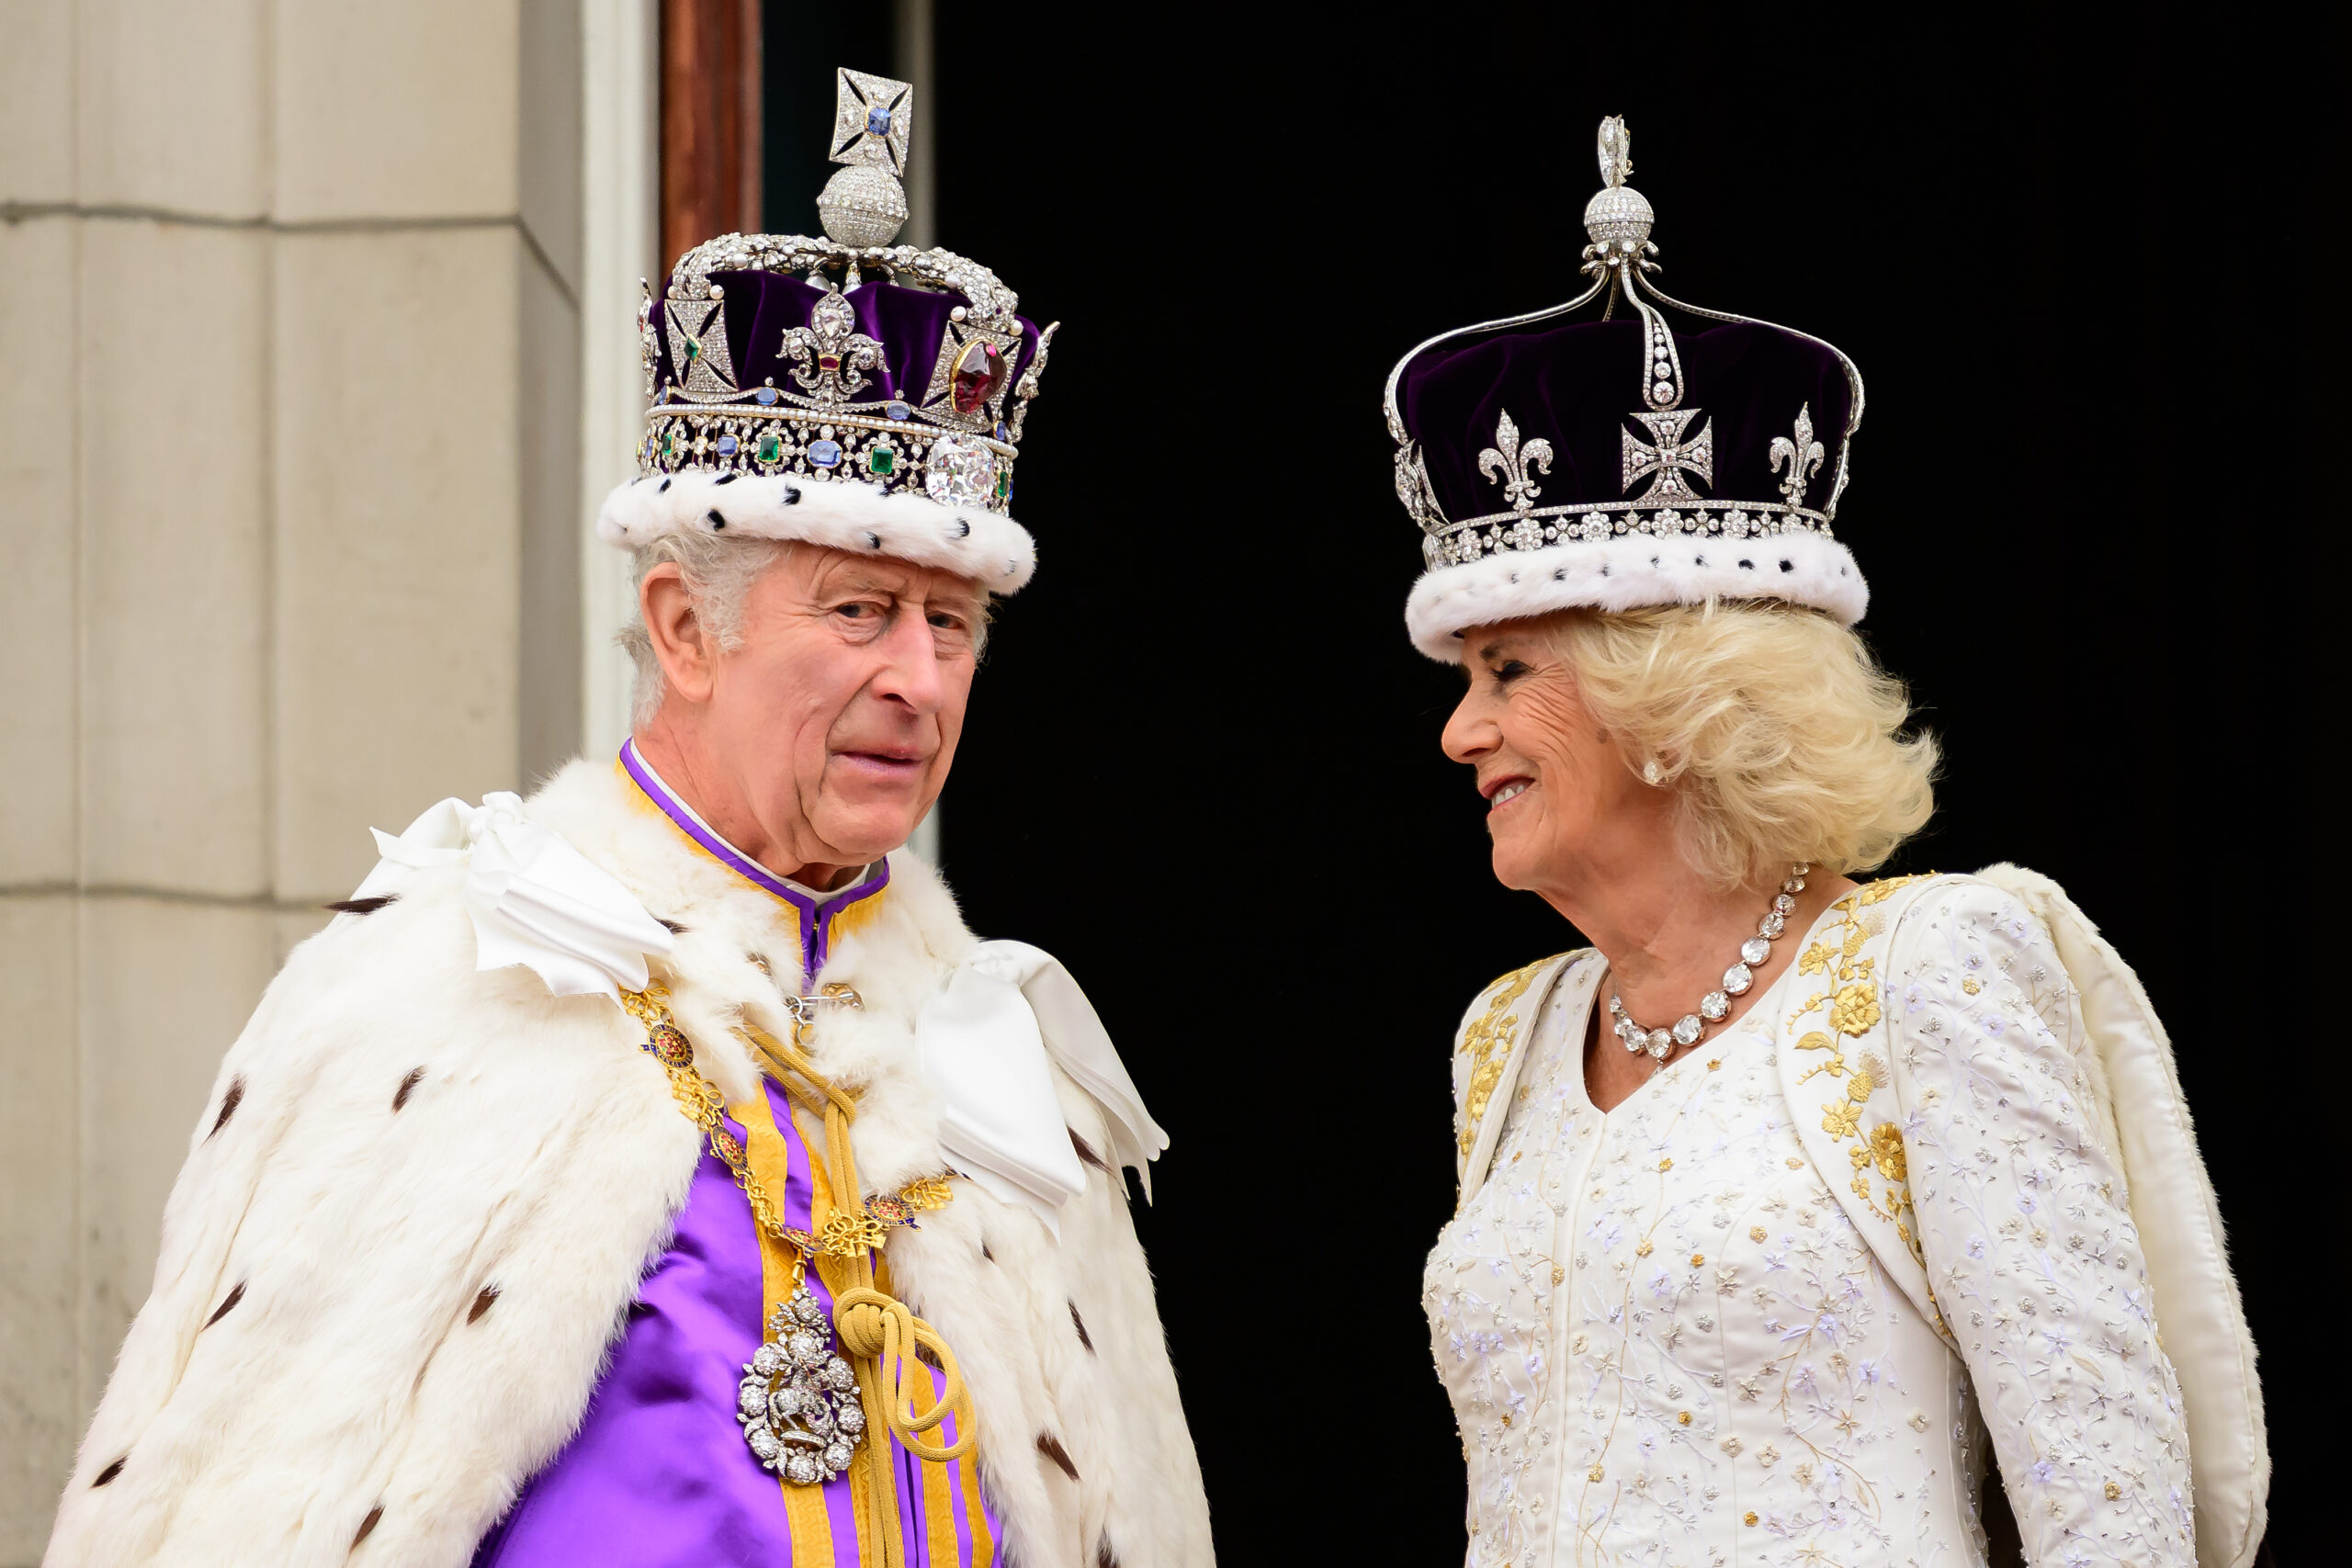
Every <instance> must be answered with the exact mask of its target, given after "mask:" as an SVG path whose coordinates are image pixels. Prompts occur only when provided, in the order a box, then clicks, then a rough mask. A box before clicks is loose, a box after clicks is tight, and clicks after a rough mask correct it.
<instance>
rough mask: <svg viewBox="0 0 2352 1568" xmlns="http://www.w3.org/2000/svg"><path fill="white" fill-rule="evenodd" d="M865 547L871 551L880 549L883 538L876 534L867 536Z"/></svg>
mask: <svg viewBox="0 0 2352 1568" xmlns="http://www.w3.org/2000/svg"><path fill="white" fill-rule="evenodd" d="M865 547H866V548H867V549H869V550H878V549H880V548H881V547H882V536H881V535H879V534H874V533H869V534H867V535H866V536H865Z"/></svg>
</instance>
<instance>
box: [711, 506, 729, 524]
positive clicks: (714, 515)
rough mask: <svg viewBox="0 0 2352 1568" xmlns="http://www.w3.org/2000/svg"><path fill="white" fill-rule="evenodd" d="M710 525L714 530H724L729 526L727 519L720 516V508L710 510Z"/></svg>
mask: <svg viewBox="0 0 2352 1568" xmlns="http://www.w3.org/2000/svg"><path fill="white" fill-rule="evenodd" d="M710 525H711V526H712V527H713V528H724V527H726V526H727V519H726V518H724V517H722V516H720V515H719V514H718V508H717V507H716V506H714V507H712V508H711V509H710Z"/></svg>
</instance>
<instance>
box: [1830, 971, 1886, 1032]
mask: <svg viewBox="0 0 2352 1568" xmlns="http://www.w3.org/2000/svg"><path fill="white" fill-rule="evenodd" d="M1877 1022H1878V987H1875V986H1873V985H1871V983H1870V982H1869V981H1868V980H1858V981H1856V982H1855V983H1854V984H1852V985H1850V986H1848V987H1845V988H1844V989H1843V990H1841V991H1839V992H1838V999H1837V1000H1836V1001H1835V1002H1832V1003H1831V1004H1830V1007H1829V1026H1830V1027H1831V1028H1832V1029H1835V1030H1836V1031H1837V1032H1838V1033H1840V1034H1867V1033H1869V1032H1871V1028H1872V1026H1874V1025H1875V1024H1876V1023H1877Z"/></svg>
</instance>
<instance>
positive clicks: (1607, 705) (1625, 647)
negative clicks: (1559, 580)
mask: <svg viewBox="0 0 2352 1568" xmlns="http://www.w3.org/2000/svg"><path fill="white" fill-rule="evenodd" d="M1550 619H1551V621H1552V623H1553V625H1552V630H1553V636H1554V641H1555V647H1556V648H1557V649H1559V651H1560V654H1561V656H1562V657H1563V658H1564V659H1565V660H1566V661H1567V664H1568V668H1569V670H1570V671H1572V673H1573V674H1574V676H1575V678H1576V681H1577V690H1578V693H1579V694H1580V695H1581V696H1582V698H1583V700H1584V704H1585V705H1586V706H1587V707H1588V708H1589V709H1590V710H1591V713H1592V715H1593V717H1594V718H1595V719H1597V720H1598V721H1599V722H1600V724H1601V726H1602V727H1603V728H1606V729H1607V730H1608V731H1609V734H1610V736H1611V739H1613V740H1614V741H1615V742H1616V743H1617V747H1618V750H1620V752H1621V753H1622V754H1623V756H1624V758H1625V762H1626V765H1627V766H1628V767H1630V768H1632V769H1633V770H1634V773H1636V774H1638V775H1640V776H1642V777H1643V778H1644V779H1645V780H1647V781H1648V782H1650V783H1653V784H1660V785H1663V786H1666V787H1669V788H1671V789H1673V790H1674V791H1675V793H1676V796H1677V804H1678V807H1679V821H1678V823H1677V828H1676V836H1677V839H1678V840H1679V843H1680V846H1681V849H1682V852H1683V853H1684V854H1685V855H1686V856H1687V857H1688V858H1689V859H1690V862H1691V864H1692V865H1693V866H1695V867H1696V868H1697V869H1698V870H1699V871H1701V872H1702V874H1705V875H1706V876H1708V877H1709V878H1710V879H1712V880H1713V881H1715V882H1717V883H1718V884H1720V885H1722V886H1750V885H1753V884H1755V883H1758V882H1763V881H1768V880H1777V879H1779V878H1780V877H1781V875H1783V874H1785V872H1786V869H1787V867H1788V865H1789V863H1791V862H1792V861H1809V862H1811V863H1813V864H1815V865H1816V866H1819V867H1822V868H1823V869H1825V870H1835V871H1843V872H1862V871H1870V870H1872V869H1874V868H1875V867H1877V866H1879V865H1880V864H1882V863H1884V861H1885V860H1886V858H1887V857H1888V856H1889V855H1891V854H1893V853H1894V852H1895V850H1896V848H1897V847H1898V846H1900V845H1901V844H1902V842H1903V840H1905V839H1907V838H1909V837H1910V836H1911V835H1912V834H1914V833H1916V832H1917V831H1918V830H1919V829H1920V828H1921V827H1923V826H1925V825H1926V823H1927V820H1928V817H1929V816H1930V815H1931V814H1932V813H1933V812H1934V810H1935V789H1934V784H1933V781H1934V777H1935V773H1936V763H1937V761H1938V751H1937V748H1936V742H1935V738H1934V737H1933V736H1930V735H1927V734H1917V735H1906V734H1905V733H1904V728H1903V727H1904V725H1905V722H1906V721H1907V720H1908V719H1909V718H1910V716H1911V701H1910V695H1909V694H1908V693H1907V692H1905V690H1904V686H1903V682H1900V681H1898V680H1896V679H1895V678H1894V676H1892V675H1890V674H1888V673H1887V672H1886V671H1884V670H1882V669H1881V668H1879V664H1878V660H1876V659H1875V658H1874V657H1873V656H1872V655H1871V650H1870V649H1869V648H1868V647H1867V646H1865V645H1864V643H1863V642H1862V639H1861V638H1860V637H1858V636H1856V635H1855V634H1854V633H1853V632H1852V631H1850V630H1849V629H1848V628H1846V627H1844V626H1839V625H1838V624H1837V623H1836V622H1834V621H1832V620H1830V619H1828V618H1827V617H1826V616H1825V615H1820V614H1819V613H1817V612H1815V611H1812V610H1806V609H1801V608H1798V607H1796V606H1793V605H1781V604H1756V603H1752V602H1738V603H1731V604H1670V605H1660V606H1657V607H1655V608H1650V609H1641V610H1631V611H1624V612H1621V613H1617V614H1604V613H1601V612H1598V611H1588V610H1573V611H1569V612H1566V613H1565V614H1563V615H1557V616H1554V617H1550ZM1651 763H1655V764H1656V765H1657V766H1656V769H1655V770H1654V771H1653V770H1652V769H1651V768H1650V766H1649V765H1650V764H1651Z"/></svg>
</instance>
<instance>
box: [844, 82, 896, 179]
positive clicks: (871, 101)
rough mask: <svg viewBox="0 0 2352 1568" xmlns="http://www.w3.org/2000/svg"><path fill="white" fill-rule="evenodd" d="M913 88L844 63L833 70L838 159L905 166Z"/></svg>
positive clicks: (889, 166)
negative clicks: (844, 65)
mask: <svg viewBox="0 0 2352 1568" xmlns="http://www.w3.org/2000/svg"><path fill="white" fill-rule="evenodd" d="M914 91H915V90H914V88H913V87H912V86H910V85H908V84H907V83H904V82H893V81H892V80H890V79H889V78H888V76H870V75H868V74H866V73H865V72H863V71H852V70H849V69H847V68H846V67H844V68H842V69H840V70H837V71H836V72H835V73H833V150H832V152H831V157H830V161H831V162H832V163H836V164H880V165H881V166H882V167H884V168H886V169H888V170H889V171H890V172H891V173H892V174H894V175H904V174H905V173H906V172H907V139H908V136H909V134H910V131H911V130H912V125H911V122H912V120H913V118H914V106H913V105H912V104H911V103H910V102H909V100H910V99H911V98H912V97H913V96H914Z"/></svg>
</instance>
